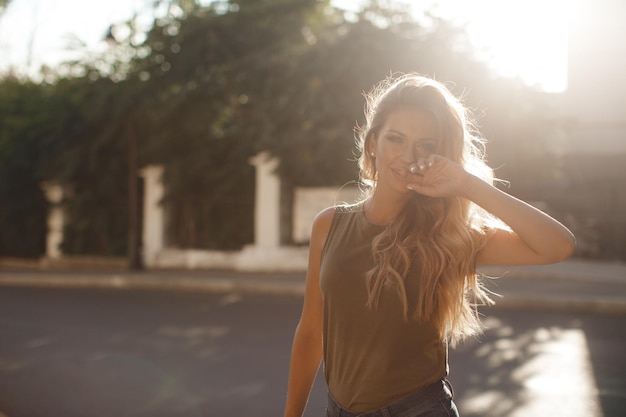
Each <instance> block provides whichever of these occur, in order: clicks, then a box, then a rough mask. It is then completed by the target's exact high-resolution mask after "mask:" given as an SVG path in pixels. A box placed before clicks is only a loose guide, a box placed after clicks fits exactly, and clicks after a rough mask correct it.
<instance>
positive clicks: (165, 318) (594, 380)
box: [0, 287, 626, 417]
mask: <svg viewBox="0 0 626 417" xmlns="http://www.w3.org/2000/svg"><path fill="white" fill-rule="evenodd" d="M301 303H302V299H301V298H300V297H297V296H270V295H251V294H245V295H242V294H236V293H230V294H208V293H194V292H165V291H143V290H132V291H129V290H108V289H98V290H93V289H61V288H57V289H48V288H8V287H7V288H0V417H57V416H58V417H74V416H75V417H92V416H94V417H95V416H98V417H99V416H103V417H104V416H106V417H110V416H117V417H124V416H140V417H147V416H151V417H152V416H154V417H157V416H164V417H165V416H167V417H177V416H186V417H195V416H203V417H204V416H206V417H209V416H210V417H213V416H220V417H231V416H232V417H235V416H246V417H255V416H256V417H269V416H281V415H282V408H283V402H284V397H285V390H286V382H287V381H286V378H287V370H288V369H287V368H288V361H289V351H290V348H291V339H292V335H293V330H294V328H295V325H296V322H297V320H298V316H299V313H300V308H301ZM484 314H485V316H484V322H485V324H486V325H487V326H488V329H487V331H486V333H485V334H484V335H483V336H482V337H481V338H480V340H472V341H470V342H467V343H465V344H463V345H462V346H460V347H458V348H457V349H455V350H452V351H451V352H450V369H451V374H450V380H451V381H452V384H453V385H454V387H455V392H456V396H455V399H456V401H457V404H458V406H459V408H460V411H461V415H462V416H464V417H478V416H481V417H505V416H506V417H521V416H539V415H552V416H568V417H582V416H585V417H621V416H623V415H624V414H625V410H626V358H625V357H624V352H626V321H625V320H623V318H622V317H616V316H601V315H582V314H581V315H572V314H564V313H555V312H541V311H526V312H525V311H521V310H485V311H484ZM324 401H325V387H324V384H323V381H322V379H321V378H318V382H317V383H316V385H315V387H314V390H313V393H312V396H311V400H310V404H309V407H308V410H307V414H306V416H308V417H313V416H322V415H324Z"/></svg>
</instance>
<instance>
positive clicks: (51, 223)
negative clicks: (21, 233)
mask: <svg viewBox="0 0 626 417" xmlns="http://www.w3.org/2000/svg"><path fill="white" fill-rule="evenodd" d="M41 188H42V189H43V192H44V193H45V194H46V198H47V199H48V202H49V203H50V210H49V211H48V232H47V234H46V258H49V259H60V258H62V257H63V251H62V250H61V244H62V243H63V227H64V220H65V219H64V214H63V207H62V206H61V202H62V201H63V187H62V186H61V185H59V184H54V183H49V182H44V183H42V184H41Z"/></svg>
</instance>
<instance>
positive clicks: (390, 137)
mask: <svg viewBox="0 0 626 417" xmlns="http://www.w3.org/2000/svg"><path fill="white" fill-rule="evenodd" d="M389 140H390V141H392V142H396V143H400V142H402V136H389Z"/></svg>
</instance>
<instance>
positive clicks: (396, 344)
mask: <svg viewBox="0 0 626 417" xmlns="http://www.w3.org/2000/svg"><path fill="white" fill-rule="evenodd" d="M367 104H368V105H367V109H366V120H367V123H366V125H365V126H364V127H363V128H362V129H359V135H358V142H357V145H358V149H359V151H360V157H359V167H360V176H361V183H362V184H363V185H364V186H365V198H364V199H363V201H361V202H360V203H357V204H355V205H351V206H340V207H330V208H328V209H326V210H324V211H322V212H321V213H319V214H318V216H317V217H316V219H315V221H314V223H313V229H312V234H311V246H310V252H309V265H308V271H307V279H306V293H305V299H304V306H303V310H302V316H301V318H300V322H299V324H298V327H297V329H296V332H295V337H294V342H293V348H292V357H291V368H290V373H289V389H288V395H287V403H286V409H285V417H295V416H298V417H299V416H301V415H302V413H303V411H304V408H305V406H306V402H307V399H308V396H309V393H310V390H311V386H312V384H313V381H314V379H315V376H316V374H317V370H318V368H319V365H320V362H321V361H322V358H323V361H324V375H325V378H326V381H327V385H328V390H329V395H328V407H327V416H329V417H339V416H341V417H344V416H356V415H359V416H368V417H373V416H400V415H401V416H403V417H413V416H458V412H457V410H456V406H455V404H454V402H453V401H452V387H451V386H450V384H449V382H448V381H447V380H446V376H447V373H448V363H447V346H448V343H451V344H454V343H456V342H457V341H460V340H462V339H464V338H465V337H467V336H469V335H473V334H476V333H477V332H478V331H479V330H480V322H479V320H478V317H477V314H476V310H475V306H476V305H477V304H480V303H483V304H484V303H490V302H491V300H489V298H488V297H487V294H486V292H485V291H484V289H483V287H482V286H481V283H480V281H479V280H478V278H477V276H476V265H477V264H498V265H528V264H547V263H553V262H559V261H562V260H564V259H566V258H568V257H569V256H570V255H571V254H572V253H573V251H574V249H575V240H574V236H573V235H572V234H571V232H570V231H569V230H567V228H565V227H564V226H563V225H561V224H560V223H559V222H557V221H556V220H554V219H553V218H551V217H549V216H548V215H546V214H545V213H543V212H541V211H539V210H537V209H535V208H533V207H532V206H530V205H528V204H526V203H524V202H522V201H520V200H518V199H516V198H514V197H512V196H510V195H508V194H506V193H504V192H502V191H500V190H498V189H497V188H495V187H493V185H492V183H493V178H492V175H491V170H490V169H488V167H487V166H486V165H485V164H484V162H483V160H482V152H481V150H482V147H481V146H482V142H481V141H480V139H479V138H478V137H476V135H475V134H474V133H473V130H472V129H471V124H470V122H469V120H468V119H467V117H466V111H465V109H464V107H463V106H462V104H461V103H460V101H459V100H457V99H456V98H455V97H454V96H453V95H452V94H451V93H450V92H449V91H448V90H447V89H446V88H445V87H444V86H443V85H442V84H440V83H438V82H436V81H434V80H431V79H429V78H426V77H422V76H419V75H415V74H409V75H405V76H402V77H400V78H398V79H396V80H392V79H389V80H386V81H384V82H383V83H381V84H380V85H379V86H377V87H376V88H375V89H374V90H373V92H372V94H370V95H369V96H368V103H367Z"/></svg>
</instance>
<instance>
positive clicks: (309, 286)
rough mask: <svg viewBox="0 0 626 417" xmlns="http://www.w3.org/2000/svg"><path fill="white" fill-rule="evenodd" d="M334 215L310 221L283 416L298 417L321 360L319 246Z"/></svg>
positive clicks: (324, 214)
mask: <svg viewBox="0 0 626 417" xmlns="http://www.w3.org/2000/svg"><path fill="white" fill-rule="evenodd" d="M333 215H334V209H333V208H330V209H326V210H324V211H322V212H321V213H320V214H318V215H317V217H316V218H315V221H314V222H313V228H312V232H311V244H310V248H309V265H308V269H307V276H306V288H305V295H304V306H303V308H302V315H301V317H300V322H299V323H298V327H297V328H296V332H295V335H294V339H293V347H292V350H291V363H290V366H289V385H288V389H287V402H286V405H285V417H301V416H302V413H303V412H304V409H305V407H306V403H307V401H308V399H309V395H310V392H311V387H312V386H313V382H314V381H315V376H316V375H317V372H318V369H319V366H320V363H321V361H322V314H323V311H322V295H321V292H320V286H319V276H320V261H321V255H322V249H323V248H324V244H325V242H326V236H327V235H328V230H329V228H330V223H331V221H332V218H333Z"/></svg>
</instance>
